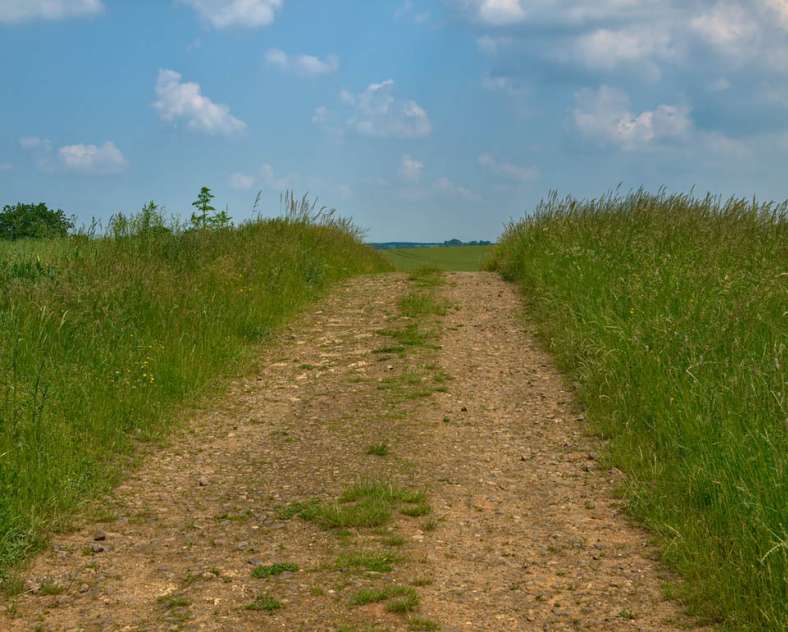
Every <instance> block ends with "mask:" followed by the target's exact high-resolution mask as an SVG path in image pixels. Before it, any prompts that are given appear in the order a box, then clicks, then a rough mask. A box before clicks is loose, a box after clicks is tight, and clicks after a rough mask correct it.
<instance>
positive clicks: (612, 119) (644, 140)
mask: <svg viewBox="0 0 788 632" xmlns="http://www.w3.org/2000/svg"><path fill="white" fill-rule="evenodd" d="M573 116H574V123H575V126H576V127H577V129H578V130H579V131H580V132H581V133H582V134H583V135H585V136H587V137H589V138H593V139H595V140H597V141H600V142H602V143H611V144H614V145H618V146H619V147H621V148H623V149H626V150H633V149H638V148H643V147H646V146H648V145H651V144H653V143H658V142H661V141H666V140H678V139H682V138H686V137H688V136H689V134H690V133H691V132H692V121H691V119H690V116H689V110H688V108H685V107H681V106H675V105H660V106H658V107H656V108H655V109H654V110H650V111H645V112H641V113H640V114H634V113H633V112H631V111H630V102H629V97H627V95H626V94H625V93H623V92H621V91H619V90H616V89H614V88H609V87H607V86H602V87H601V88H599V89H598V90H581V91H580V92H578V93H577V94H576V95H575V109H574V112H573Z"/></svg>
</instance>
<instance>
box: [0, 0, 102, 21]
mask: <svg viewBox="0 0 788 632" xmlns="http://www.w3.org/2000/svg"><path fill="white" fill-rule="evenodd" d="M103 10H104V4H103V2H102V1H101V0H2V1H0V23H6V24H9V23H15V22H26V21H29V20H37V19H38V20H62V19H65V18H71V17H80V16H88V15H96V14H97V13H101V12H102V11H103Z"/></svg>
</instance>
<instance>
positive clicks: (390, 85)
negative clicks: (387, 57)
mask: <svg viewBox="0 0 788 632" xmlns="http://www.w3.org/2000/svg"><path fill="white" fill-rule="evenodd" d="M340 98H341V100H342V102H343V103H344V104H345V105H346V106H347V107H348V108H349V109H350V117H349V118H348V121H347V126H348V127H349V128H350V129H352V130H353V131H355V132H356V133H358V134H361V135H363V136H371V137H375V138H421V137H424V136H429V135H430V134H431V133H432V123H431V122H430V118H429V115H428V114H427V111H426V110H425V109H424V108H422V107H421V106H420V105H419V104H418V103H416V102H415V101H413V100H411V99H400V98H399V97H397V96H395V95H394V82H393V81H392V80H390V79H389V80H387V81H383V82H381V83H373V84H370V85H369V86H368V87H367V88H366V90H364V91H363V92H361V93H359V94H353V93H350V92H347V91H343V92H342V93H341V95H340Z"/></svg>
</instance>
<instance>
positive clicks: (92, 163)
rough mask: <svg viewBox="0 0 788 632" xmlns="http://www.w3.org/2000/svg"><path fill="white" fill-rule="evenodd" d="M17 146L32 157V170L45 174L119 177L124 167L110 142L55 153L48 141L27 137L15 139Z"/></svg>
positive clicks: (64, 148)
mask: <svg viewBox="0 0 788 632" xmlns="http://www.w3.org/2000/svg"><path fill="white" fill-rule="evenodd" d="M19 146H20V147H21V148H22V149H23V150H24V151H26V152H28V153H29V154H30V155H31V156H32V158H33V163H34V164H35V165H36V167H38V168H39V169H41V170H42V171H47V172H51V171H57V170H60V169H64V170H66V171H72V172H75V173H84V174H93V175H103V174H111V173H120V172H121V171H123V170H124V169H126V167H127V166H128V161H127V160H126V158H125V156H124V155H123V153H122V152H121V151H120V149H118V148H117V146H116V145H115V143H113V142H111V141H107V142H106V143H104V144H103V145H83V144H78V145H65V146H63V147H60V148H59V149H58V150H57V151H56V152H55V151H54V150H53V147H52V141H51V140H49V139H48V138H38V137H37V136H27V137H25V138H20V139H19Z"/></svg>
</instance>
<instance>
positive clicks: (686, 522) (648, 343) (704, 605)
mask: <svg viewBox="0 0 788 632" xmlns="http://www.w3.org/2000/svg"><path fill="white" fill-rule="evenodd" d="M493 267H494V268H496V269H497V270H499V271H500V272H501V273H502V274H503V275H504V276H505V277H506V278H507V279H510V280H514V281H517V282H518V283H519V284H521V286H522V288H523V291H524V293H525V296H526V297H527V300H528V303H529V307H530V310H529V314H530V315H531V316H532V317H533V318H534V319H535V320H536V322H537V323H538V326H539V329H540V331H541V333H542V335H543V336H544V339H545V341H546V343H547V345H548V347H549V348H550V349H551V350H552V351H553V352H554V354H555V356H556V357H557V359H558V362H559V364H560V366H561V367H562V368H563V369H564V370H565V371H567V372H568V373H569V374H570V375H571V376H572V379H573V380H574V381H575V382H576V384H577V388H578V391H579V395H580V397H581V399H582V402H583V403H584V405H585V406H586V407H587V410H588V417H589V419H590V420H591V422H592V423H593V425H594V426H595V428H596V429H598V430H599V431H600V432H601V433H602V434H603V435H604V436H605V437H608V438H609V439H610V449H611V451H612V458H613V460H614V462H615V463H616V464H617V465H618V466H619V467H620V468H621V469H623V470H624V471H625V472H627V474H628V480H629V483H628V490H627V493H628V497H629V499H630V506H631V509H632V511H633V512H634V513H635V514H636V515H637V516H639V517H640V518H641V519H642V520H643V521H644V522H645V523H646V524H647V525H648V526H649V527H651V529H653V530H654V532H655V533H656V534H657V536H658V539H659V541H660V542H661V544H662V550H663V552H664V556H665V559H666V560H667V561H668V562H669V563H671V564H672V565H673V566H674V567H675V568H676V569H678V570H679V571H680V572H681V573H682V574H683V576H684V577H685V578H686V580H687V581H686V582H683V583H682V585H681V586H679V587H678V588H677V589H678V593H677V594H678V595H679V596H680V597H681V598H682V599H683V600H685V601H686V603H688V604H689V605H690V607H691V610H692V611H693V612H694V613H696V614H698V615H701V616H704V617H707V618H708V619H710V620H712V621H716V622H724V623H725V624H726V625H727V626H728V627H730V629H737V630H763V631H765V630H779V629H786V628H788V473H787V472H786V461H787V459H788V421H786V420H787V419H788V409H787V407H786V401H787V400H786V382H787V381H788V379H787V378H788V374H787V372H786V349H787V348H788V344H787V343H786V341H788V312H787V311H786V305H788V211H787V208H786V205H780V206H778V205H774V204H755V203H753V202H748V201H745V200H738V199H731V200H730V201H727V202H722V201H720V200H718V199H716V198H711V197H707V198H705V199H700V200H698V199H693V198H691V197H688V196H680V195H676V196H669V195H665V194H659V195H650V194H648V193H645V192H642V191H641V192H636V193H633V194H631V195H628V196H625V197H619V196H609V197H605V198H602V199H599V200H592V201H588V202H578V201H576V200H573V199H570V198H567V199H559V198H558V197H557V196H554V197H551V198H549V199H548V200H547V201H545V202H543V203H542V204H541V205H540V206H539V207H538V209H537V212H536V214H535V215H534V216H533V217H530V218H528V219H525V220H523V221H522V222H519V223H517V224H513V225H511V226H509V227H508V229H507V230H506V232H505V234H504V235H503V238H502V240H501V242H500V245H499V247H498V250H497V252H496V254H495V259H494V263H493Z"/></svg>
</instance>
